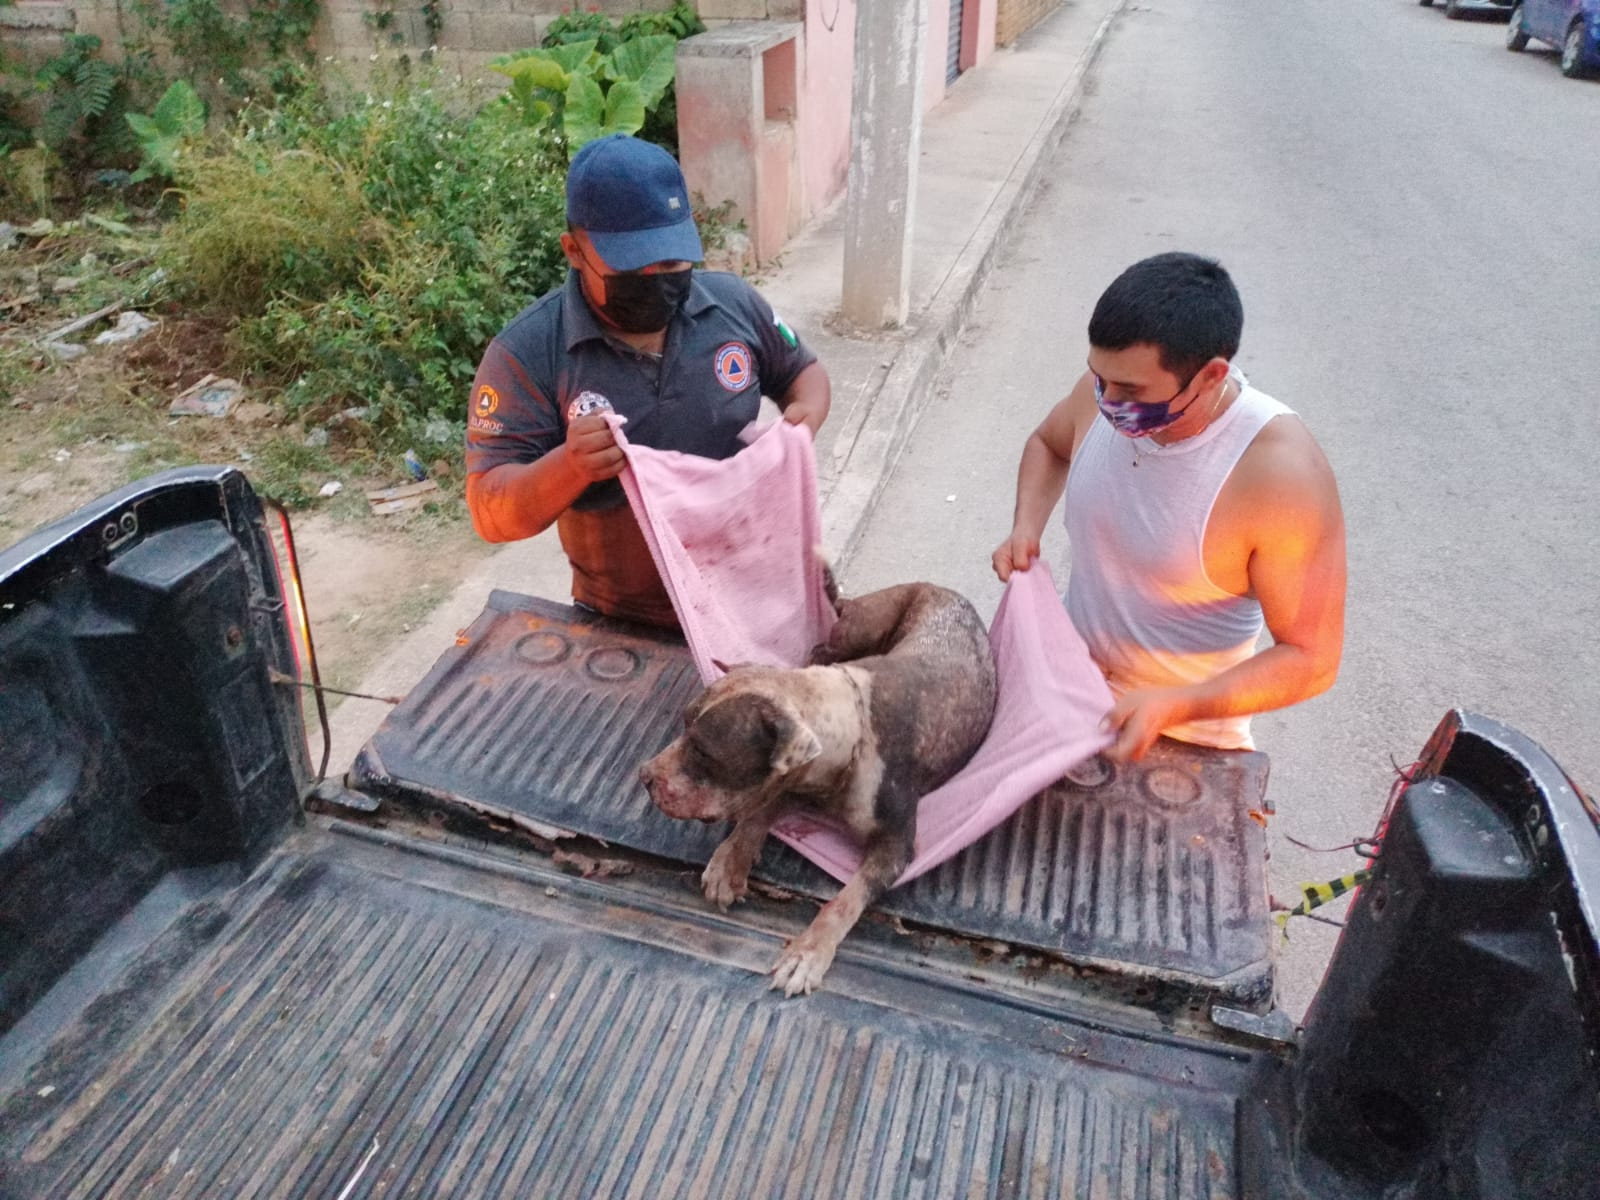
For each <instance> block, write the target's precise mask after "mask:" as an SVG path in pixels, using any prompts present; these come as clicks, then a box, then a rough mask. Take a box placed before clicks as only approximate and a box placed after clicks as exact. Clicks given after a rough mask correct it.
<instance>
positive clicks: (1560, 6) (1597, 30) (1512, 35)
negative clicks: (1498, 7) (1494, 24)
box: [1506, 0, 1600, 79]
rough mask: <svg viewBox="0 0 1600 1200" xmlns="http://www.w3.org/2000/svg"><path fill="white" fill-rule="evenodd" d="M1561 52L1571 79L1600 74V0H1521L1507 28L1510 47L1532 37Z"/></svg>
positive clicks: (1563, 66)
mask: <svg viewBox="0 0 1600 1200" xmlns="http://www.w3.org/2000/svg"><path fill="white" fill-rule="evenodd" d="M1530 39H1532V40H1535V41H1540V42H1548V43H1550V45H1552V46H1554V47H1556V48H1557V49H1558V50H1560V51H1561V73H1562V74H1563V75H1565V76H1567V77H1568V78H1569V79H1577V78H1582V77H1584V76H1591V75H1595V74H1597V73H1600V0H1521V2H1520V3H1519V4H1518V5H1517V6H1516V7H1515V8H1514V9H1512V11H1511V24H1510V25H1508V26H1507V27H1506V48H1507V49H1508V50H1522V49H1524V48H1525V47H1526V46H1527V44H1528V42H1529V40H1530Z"/></svg>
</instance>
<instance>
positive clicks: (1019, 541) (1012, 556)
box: [989, 529, 1039, 583]
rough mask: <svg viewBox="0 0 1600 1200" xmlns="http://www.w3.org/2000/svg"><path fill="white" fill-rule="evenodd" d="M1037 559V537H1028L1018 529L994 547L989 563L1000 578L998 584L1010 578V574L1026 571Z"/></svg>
mask: <svg viewBox="0 0 1600 1200" xmlns="http://www.w3.org/2000/svg"><path fill="white" fill-rule="evenodd" d="M1038 557H1039V538H1038V535H1036V534H1035V535H1029V534H1026V533H1023V532H1022V531H1021V530H1019V529H1013V530H1012V531H1011V536H1010V537H1008V538H1007V539H1006V540H1005V541H1003V542H1001V543H1000V545H999V546H997V547H995V552H994V554H993V555H992V556H990V559H989V562H990V564H991V565H992V566H993V567H994V573H995V574H996V575H998V576H1000V582H1001V583H1005V582H1006V581H1007V580H1008V579H1010V578H1011V572H1013V571H1026V570H1027V569H1028V568H1029V567H1031V566H1032V565H1033V560H1034V559H1036V558H1038Z"/></svg>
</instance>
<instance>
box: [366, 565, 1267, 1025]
mask: <svg viewBox="0 0 1600 1200" xmlns="http://www.w3.org/2000/svg"><path fill="white" fill-rule="evenodd" d="M460 642H461V644H459V645H457V646H456V647H454V648H452V649H451V650H450V651H448V652H447V653H446V654H445V655H444V656H443V657H442V658H441V659H440V660H439V661H438V663H436V664H435V666H434V668H433V670H432V671H431V672H430V673H429V675H428V676H427V678H426V679H425V680H423V682H422V683H420V684H419V685H418V686H417V687H416V688H415V689H413V690H412V692H411V694H410V695H409V696H408V697H407V698H406V700H405V702H404V703H403V704H401V705H400V706H399V708H397V709H396V710H395V711H394V712H393V713H392V714H391V715H390V717H389V718H388V720H387V721H385V723H384V725H383V727H382V728H381V729H380V730H379V731H378V733H377V734H376V736H375V737H374V738H373V740H372V742H371V743H370V744H369V745H368V746H367V747H366V749H365V750H364V751H363V753H362V755H361V756H360V757H359V758H358V760H357V762H356V765H355V768H354V770H353V772H352V776H351V780H352V782H353V783H354V784H355V785H356V786H357V787H359V788H361V789H363V790H366V791H371V792H374V793H377V794H381V795H384V796H386V797H387V798H389V799H391V800H395V801H398V802H400V803H401V804H411V805H418V804H427V803H429V802H439V803H442V804H444V805H445V806H447V807H457V808H460V807H465V808H470V809H474V810H477V811H480V812H486V813H490V814H494V815H496V816H500V817H504V818H507V819H511V820H514V821H520V822H522V823H523V824H525V825H531V826H532V827H534V828H536V829H537V828H556V829H561V830H567V831H571V832H573V833H577V834H581V835H584V836H586V837H588V838H592V839H595V840H598V841H602V842H605V843H608V844H611V845H618V846H625V847H628V848H630V849H632V850H636V851H641V852H644V853H648V854H655V855H660V856H664V857H668V858H672V859H676V860H678V861H681V862H686V863H697V864H703V863H705V862H706V861H707V860H708V859H709V858H710V856H711V851H712V850H713V849H714V848H715V846H716V844H717V842H718V840H720V838H721V837H722V836H724V833H725V830H723V829H722V828H713V827H707V826H704V825H701V824H699V823H697V822H692V821H674V820H672V819H670V818H668V817H665V816H663V815H662V814H661V813H659V812H658V811H657V810H656V809H655V808H654V807H653V806H652V805H651V804H650V802H649V799H648V798H647V797H646V795H645V793H644V789H643V788H642V787H641V786H640V785H639V783H638V780H637V777H636V772H637V769H638V766H639V764H640V763H641V762H642V761H643V760H644V759H645V758H647V757H649V756H650V755H651V754H653V753H655V752H656V751H657V750H659V749H660V748H661V747H662V746H664V745H665V744H666V743H667V742H668V741H670V740H671V738H672V737H673V736H674V734H675V733H676V732H677V730H678V727H679V720H680V713H681V711H682V709H683V706H684V705H685V704H686V703H687V702H688V701H689V700H690V699H692V698H693V696H694V695H695V694H696V693H697V692H698V690H699V687H700V683H699V679H698V676H697V675H696V674H695V670H694V666H693V664H692V663H691V661H690V659H689V656H688V653H687V651H686V650H685V649H684V648H683V647H682V645H681V644H677V643H675V642H673V641H672V640H670V639H667V638H664V637H663V636H662V635H660V634H657V633H655V632H653V631H648V630H643V629H639V628H637V627H633V626H628V625H624V624H621V623H618V622H615V621H608V620H605V619H603V618H594V617H590V616H586V615H584V614H582V613H580V612H578V611H577V610H575V609H573V608H571V607H569V606H567V605H562V604H554V603H551V602H549V601H544V600H536V599H530V598H528V597H525V596H518V595H515V594H513V593H510V592H501V591H497V592H494V593H493V594H492V595H491V596H490V599H489V605H488V607H487V608H486V609H485V611H484V612H483V614H482V615H481V616H480V617H479V618H478V619H477V620H476V621H475V622H474V623H473V625H472V626H471V628H469V629H468V630H466V631H465V633H464V634H463V636H462V638H461V639H460ZM1266 780H1267V766H1266V757H1265V756H1264V755H1260V754H1245V753H1228V752H1221V751H1202V750H1198V749H1194V748H1187V747H1179V746H1178V745H1177V744H1176V743H1163V744H1162V745H1160V746H1158V747H1157V748H1156V750H1155V751H1154V752H1153V753H1152V754H1151V755H1150V756H1149V758H1148V759H1147V760H1146V761H1145V762H1144V763H1142V764H1139V765H1137V766H1131V767H1121V768H1114V767H1111V766H1110V765H1108V764H1103V763H1101V762H1100V761H1099V760H1095V761H1094V762H1092V763H1089V764H1085V767H1084V769H1083V770H1082V771H1079V772H1074V773H1073V777H1070V778H1068V779H1066V780H1063V781H1062V782H1061V783H1060V784H1058V785H1056V786H1055V787H1054V788H1052V789H1050V790H1049V791H1048V792H1046V793H1045V794H1044V796H1042V797H1041V798H1039V799H1037V800H1035V801H1033V802H1031V803H1029V804H1028V805H1026V806H1024V807H1023V808H1022V810H1021V811H1019V812H1018V813H1017V815H1016V816H1015V817H1013V818H1012V819H1011V820H1010V821H1008V822H1006V823H1005V824H1003V825H1002V826H1000V827H999V828H998V829H996V830H995V831H994V832H992V833H991V834H990V835H989V836H988V837H986V838H984V839H982V840H981V841H979V842H978V843H976V844H975V845H973V846H972V847H971V848H969V849H968V850H966V851H964V852H963V853H961V854H959V855H957V856H956V857H955V858H954V859H952V860H950V861H949V862H947V863H945V864H943V865H942V866H940V867H938V868H935V869H934V870H933V871H931V872H929V873H928V874H927V875H925V876H923V877H922V878H920V879H918V880H916V881H915V882H913V883H912V884H910V885H908V886H906V887H904V888H899V889H896V890H895V891H893V892H891V893H890V894H889V895H888V896H886V897H885V898H884V899H883V900H882V901H881V902H880V904H879V907H880V908H881V909H882V910H883V911H884V912H887V913H890V914H892V915H894V916H898V917H902V918H905V919H906V920H912V921H917V922H919V923H922V924H925V925H929V926H933V927H936V928H939V929H945V930H951V931H954V932H958V933H963V934H966V935H969V936H971V937H973V938H977V939H994V940H1000V941H1004V942H1007V943H1009V944H1011V945H1014V946H1020V947H1028V948H1032V949H1037V950H1040V951H1044V952H1047V953H1050V954H1053V955H1058V956H1061V957H1063V958H1067V959H1070V960H1072V961H1074V962H1079V963H1084V964H1088V965H1110V964H1114V965H1115V967H1116V969H1117V971H1118V972H1120V973H1122V974H1123V975H1126V976H1129V977H1132V978H1135V979H1142V980H1144V981H1146V982H1147V985H1148V986H1151V987H1169V988H1172V987H1175V988H1176V989H1178V990H1180V991H1182V992H1185V993H1188V994H1190V995H1199V996H1202V997H1204V998H1206V999H1211V998H1218V999H1222V1000H1224V1001H1225V1002H1227V1003H1229V1004H1232V1005H1236V1006H1239V1007H1247V1008H1261V1007H1264V1006H1265V1005H1266V1004H1267V1003H1268V1002H1269V1000H1270V998H1271V945H1270V939H1271V930H1272V928H1273V927H1272V924H1271V922H1270V921H1269V920H1268V916H1267V895H1266V884H1265V860H1266V838H1265V833H1264V830H1263V828H1262V825H1263V824H1264V822H1263V821H1260V820H1259V817H1260V814H1259V813H1257V814H1256V816H1255V818H1253V817H1252V815H1251V812H1250V810H1251V808H1252V807H1255V806H1260V805H1261V804H1262V803H1263V796H1264V793H1265V789H1266ZM755 873H756V875H757V876H758V877H760V878H764V879H766V880H768V881H769V882H771V883H774V884H777V885H779V886H782V887H785V888H788V889H791V890H794V891H798V892H801V893H804V894H807V895H811V896H818V897H828V896H831V895H832V894H833V893H834V892H835V891H836V890H837V887H838V885H837V884H836V883H835V882H834V881H833V880H832V879H830V878H828V877H827V876H826V875H824V874H823V872H821V871H820V870H818V869H817V868H815V867H813V866H812V865H811V864H810V863H808V862H806V861H805V860H804V859H803V858H801V857H800V856H799V855H798V854H796V853H794V852H793V851H791V850H789V849H787V848H786V847H784V846H782V845H781V844H780V843H778V842H777V841H775V840H769V842H768V845H767V849H766V852H765V854H764V855H763V857H762V859H761V862H760V864H759V865H758V867H757V869H756V872H755Z"/></svg>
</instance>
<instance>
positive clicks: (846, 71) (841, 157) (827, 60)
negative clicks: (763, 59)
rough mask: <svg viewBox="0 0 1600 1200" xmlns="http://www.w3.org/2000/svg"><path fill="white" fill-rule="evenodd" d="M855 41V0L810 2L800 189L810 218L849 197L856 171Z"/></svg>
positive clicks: (802, 96) (803, 83)
mask: <svg viewBox="0 0 1600 1200" xmlns="http://www.w3.org/2000/svg"><path fill="white" fill-rule="evenodd" d="M830 26H831V28H830ZM855 38H856V4H855V0H807V3H806V6H805V39H806V44H805V51H804V55H805V62H804V65H803V67H802V71H803V78H802V79H801V81H800V129H799V130H798V133H799V143H800V186H801V191H802V200H803V203H804V207H805V212H806V214H807V216H810V215H811V214H812V213H815V212H817V211H819V210H820V209H823V208H825V207H827V205H828V204H829V203H831V202H832V201H833V200H834V198H835V197H837V196H839V195H841V194H843V192H844V184H845V177H846V175H847V174H848V173H849V170H850V87H851V72H852V70H853V69H854V67H855Z"/></svg>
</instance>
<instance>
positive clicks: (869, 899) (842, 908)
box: [770, 821, 915, 996]
mask: <svg viewBox="0 0 1600 1200" xmlns="http://www.w3.org/2000/svg"><path fill="white" fill-rule="evenodd" d="M914 825H915V822H914V821H913V822H911V823H910V824H908V826H907V827H906V828H905V829H903V830H897V831H895V832H893V833H890V832H888V831H881V832H879V833H877V834H875V835H874V836H873V837H872V839H871V840H870V841H869V842H868V843H867V852H866V855H865V857H863V858H862V860H861V869H860V870H859V871H857V872H856V873H855V875H854V876H853V877H852V878H851V880H850V882H849V883H847V884H845V885H844V887H843V888H842V889H841V890H840V892H839V894H838V895H837V896H835V897H834V898H833V899H832V900H829V901H828V902H827V903H826V904H824V905H823V906H822V911H820V912H819V913H817V916H816V919H815V920H814V921H812V922H811V924H810V925H808V926H806V929H805V932H803V933H802V934H801V935H800V936H799V937H797V938H795V939H794V940H793V941H791V942H790V943H789V944H788V945H787V946H785V947H784V948H783V953H782V954H780V955H779V956H778V961H777V962H776V963H774V964H773V966H772V983H771V985H770V986H771V987H772V988H782V989H783V994H784V995H786V996H798V995H799V994H800V993H801V992H804V993H805V994H806V995H808V996H809V995H810V994H811V992H812V990H813V989H814V988H816V987H817V986H818V985H819V984H821V983H822V977H823V976H824V975H826V974H827V973H828V968H829V967H830V966H831V965H832V964H833V955H834V952H835V951H837V950H838V949H839V943H840V942H842V941H843V940H844V936H845V934H847V933H849V932H850V930H851V929H853V928H854V927H855V923H856V922H857V921H859V920H860V919H861V914H862V913H864V912H865V911H866V910H867V909H868V908H870V907H871V906H872V904H873V903H874V902H875V901H876V900H877V899H878V897H880V896H882V895H883V894H884V892H886V891H888V890H889V888H891V887H892V886H893V885H894V882H895V880H897V879H899V878H900V876H901V875H902V874H903V873H904V871H905V869H906V867H907V866H908V865H909V864H910V862H911V857H912V852H913V845H912V844H913V841H914V837H915V833H914Z"/></svg>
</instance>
